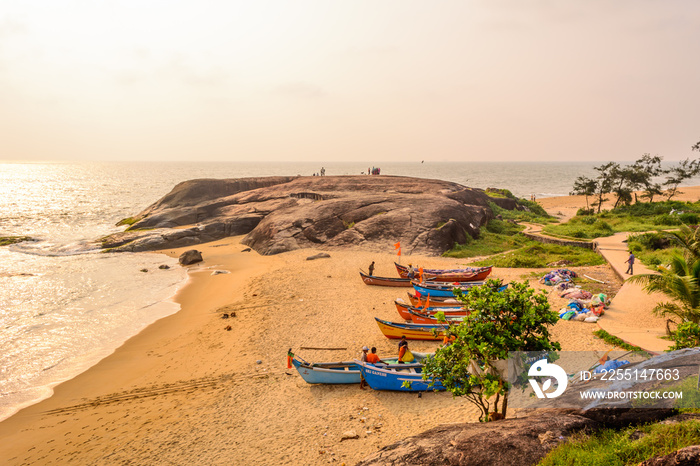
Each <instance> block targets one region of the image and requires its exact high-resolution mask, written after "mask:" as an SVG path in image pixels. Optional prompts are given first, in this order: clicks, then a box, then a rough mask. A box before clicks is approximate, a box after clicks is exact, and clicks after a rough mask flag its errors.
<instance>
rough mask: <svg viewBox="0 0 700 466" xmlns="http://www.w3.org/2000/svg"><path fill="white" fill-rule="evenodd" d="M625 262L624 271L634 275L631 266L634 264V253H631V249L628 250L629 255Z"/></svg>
mask: <svg viewBox="0 0 700 466" xmlns="http://www.w3.org/2000/svg"><path fill="white" fill-rule="evenodd" d="M625 263H626V264H629V265H628V266H627V272H625V273H626V274H629V275H634V271H633V270H632V267H633V266H634V254H632V251H630V256H629V257H628V258H627V260H626V261H625Z"/></svg>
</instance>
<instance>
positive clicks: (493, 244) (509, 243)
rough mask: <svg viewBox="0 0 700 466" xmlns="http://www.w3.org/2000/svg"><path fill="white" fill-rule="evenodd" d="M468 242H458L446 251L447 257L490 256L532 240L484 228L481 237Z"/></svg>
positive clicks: (516, 247) (521, 245) (519, 246)
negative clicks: (492, 231)
mask: <svg viewBox="0 0 700 466" xmlns="http://www.w3.org/2000/svg"><path fill="white" fill-rule="evenodd" d="M467 238H468V241H467V243H466V244H458V245H456V246H455V247H454V248H452V249H450V250H449V251H447V252H445V253H444V254H443V256H445V257H457V258H464V257H478V256H490V255H492V254H498V253H500V252H504V251H510V250H513V249H518V248H521V247H523V246H524V245H525V244H529V243H531V242H532V241H531V240H528V239H527V238H525V237H524V236H523V235H511V234H503V233H491V232H489V231H488V230H485V229H484V230H482V231H481V235H480V236H479V239H470V237H469V236H467Z"/></svg>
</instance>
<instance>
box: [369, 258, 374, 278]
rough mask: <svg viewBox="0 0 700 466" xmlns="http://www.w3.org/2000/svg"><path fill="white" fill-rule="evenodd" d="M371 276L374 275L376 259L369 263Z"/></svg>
mask: <svg viewBox="0 0 700 466" xmlns="http://www.w3.org/2000/svg"><path fill="white" fill-rule="evenodd" d="M369 276H370V277H372V276H374V261H372V263H371V264H369Z"/></svg>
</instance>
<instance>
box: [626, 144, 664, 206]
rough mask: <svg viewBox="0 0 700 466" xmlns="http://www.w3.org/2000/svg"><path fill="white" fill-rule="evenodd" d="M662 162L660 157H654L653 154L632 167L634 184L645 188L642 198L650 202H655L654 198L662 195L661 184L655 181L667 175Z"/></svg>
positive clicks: (644, 156) (647, 155)
mask: <svg viewBox="0 0 700 466" xmlns="http://www.w3.org/2000/svg"><path fill="white" fill-rule="evenodd" d="M661 160H662V158H661V157H659V156H658V155H655V156H653V157H652V155H651V154H644V155H642V157H641V158H640V159H639V160H636V161H635V162H634V164H633V165H632V170H633V171H634V175H633V179H634V183H635V184H636V186H639V187H642V188H644V194H642V197H644V198H646V199H649V202H653V201H654V196H659V195H661V193H662V191H661V184H659V183H657V182H655V181H654V179H655V178H656V177H658V176H661V175H663V174H664V173H666V170H664V169H663V168H661Z"/></svg>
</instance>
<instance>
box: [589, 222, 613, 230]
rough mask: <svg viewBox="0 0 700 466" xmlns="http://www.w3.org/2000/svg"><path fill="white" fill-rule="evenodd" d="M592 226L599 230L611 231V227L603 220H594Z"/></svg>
mask: <svg viewBox="0 0 700 466" xmlns="http://www.w3.org/2000/svg"><path fill="white" fill-rule="evenodd" d="M593 228H595V229H596V230H601V231H612V227H611V226H610V224H609V223H608V222H606V221H605V220H600V219H598V220H596V222H595V223H594V224H593Z"/></svg>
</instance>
